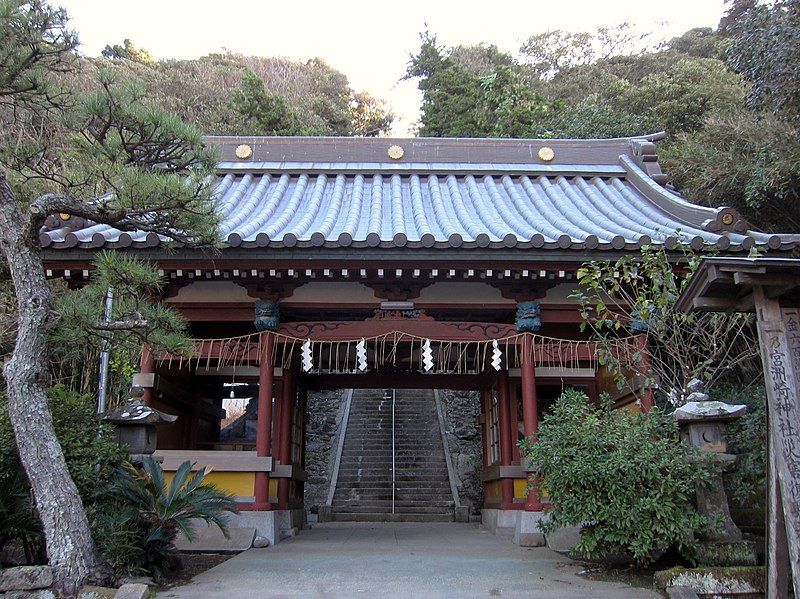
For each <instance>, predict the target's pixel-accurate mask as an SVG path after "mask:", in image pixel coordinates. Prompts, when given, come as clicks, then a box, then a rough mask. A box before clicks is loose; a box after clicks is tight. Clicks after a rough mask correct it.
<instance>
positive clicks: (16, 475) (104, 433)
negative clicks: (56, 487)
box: [0, 385, 127, 561]
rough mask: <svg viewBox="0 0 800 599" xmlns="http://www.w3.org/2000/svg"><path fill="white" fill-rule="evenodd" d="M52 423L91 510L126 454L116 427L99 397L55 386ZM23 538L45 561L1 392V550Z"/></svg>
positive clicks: (35, 557) (30, 552) (34, 557)
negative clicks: (106, 419)
mask: <svg viewBox="0 0 800 599" xmlns="http://www.w3.org/2000/svg"><path fill="white" fill-rule="evenodd" d="M47 396H48V400H49V405H50V411H51V412H52V414H53V426H54V428H55V431H56V436H57V437H58V440H59V442H60V443H61V448H62V450H63V451H64V458H65V459H66V462H67V467H68V468H69V473H70V475H71V476H72V479H73V480H74V481H75V484H76V486H77V487H78V492H79V493H80V495H81V499H82V500H83V504H84V506H85V507H86V508H87V511H89V513H90V514H91V513H92V512H93V511H97V509H100V508H97V507H95V503H96V499H97V491H98V489H101V488H103V487H105V486H106V485H108V484H109V483H110V481H111V478H112V476H113V474H114V471H115V468H116V467H117V465H118V464H120V463H121V462H122V461H123V460H124V459H125V458H126V456H127V454H126V452H125V451H124V450H123V449H122V448H120V446H119V445H118V444H117V443H116V441H114V439H113V436H112V429H111V427H110V426H109V425H108V424H104V423H103V422H102V419H101V417H100V416H98V415H97V414H96V413H95V402H94V398H93V397H92V396H91V395H88V394H80V393H77V392H75V391H69V390H67V389H66V388H65V387H64V386H63V385H56V386H55V387H52V388H51V389H49V390H48V393H47ZM13 541H18V542H20V543H21V544H22V546H23V547H24V549H25V553H26V557H27V558H28V560H29V561H41V559H42V558H43V556H44V555H45V552H44V545H43V543H44V539H43V538H42V535H41V523H40V522H39V517H38V514H37V513H36V508H35V506H34V505H33V502H32V498H31V493H30V486H29V484H28V479H27V476H26V475H25V472H24V470H23V468H22V463H21V462H20V461H19V455H18V453H17V446H16V442H15V440H14V433H13V431H12V429H11V423H10V422H9V419H8V409H7V406H6V399H5V397H4V396H1V395H0V549H2V547H3V545H4V544H5V543H9V542H13Z"/></svg>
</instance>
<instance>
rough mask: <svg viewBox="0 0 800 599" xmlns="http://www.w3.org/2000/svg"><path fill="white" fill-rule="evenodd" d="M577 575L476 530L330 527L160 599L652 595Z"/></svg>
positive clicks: (223, 567)
mask: <svg viewBox="0 0 800 599" xmlns="http://www.w3.org/2000/svg"><path fill="white" fill-rule="evenodd" d="M580 569H581V568H580V565H578V564H576V563H575V562H572V561H570V560H569V559H567V558H564V557H562V556H560V555H558V554H557V553H554V552H552V551H550V550H549V549H546V548H536V549H522V548H520V547H517V546H515V545H513V544H512V543H511V541H510V540H508V539H505V538H500V537H495V536H494V535H492V534H490V533H488V532H486V531H485V530H483V529H482V528H480V527H479V526H478V525H477V524H451V523H447V524H438V523H437V524H422V523H350V522H331V523H326V524H315V525H314V526H313V528H312V529H311V530H304V531H302V532H301V533H300V535H299V536H297V537H295V538H294V539H291V540H288V541H283V542H281V543H279V544H278V545H277V546H275V547H270V548H267V549H251V550H249V551H246V552H244V553H241V554H239V555H238V556H236V557H234V558H233V559H230V560H228V561H226V562H224V563H222V564H220V565H219V566H217V567H215V568H212V569H211V570H208V571H207V572H204V573H202V574H200V575H198V576H196V577H195V578H194V579H193V580H192V582H191V583H189V584H187V585H185V586H182V587H177V588H174V589H171V590H169V591H165V592H163V593H160V594H159V595H158V597H159V598H162V599H241V598H247V597H259V598H279V597H280V598H284V597H285V598H289V597H303V598H307V597H319V598H326V599H327V598H334V597H335V598H340V597H346V598H350V597H364V598H370V599H371V598H373V597H392V598H396V599H399V598H403V599H405V598H407V597H420V598H422V597H424V598H425V599H433V598H440V597H442V598H444V597H527V598H531V597H534V598H542V599H544V598H549V599H566V598H576V599H606V598H607V599H621V598H628V597H630V598H635V599H639V598H655V597H658V595H656V594H655V593H653V592H650V591H647V590H644V589H636V588H632V587H629V586H626V585H623V584H617V583H609V582H598V581H594V580H588V579H586V578H583V577H580V576H576V572H578V571H580Z"/></svg>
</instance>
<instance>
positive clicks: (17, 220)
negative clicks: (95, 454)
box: [0, 171, 99, 595]
mask: <svg viewBox="0 0 800 599" xmlns="http://www.w3.org/2000/svg"><path fill="white" fill-rule="evenodd" d="M26 220H27V219H26V218H25V215H24V213H23V212H22V209H21V207H20V205H19V203H18V202H17V201H16V198H15V197H14V194H13V192H12V190H11V188H10V186H9V185H8V182H7V181H6V178H5V174H4V173H3V172H2V171H0V247H2V250H3V253H4V254H5V256H6V259H7V260H8V266H9V269H10V271H11V280H12V282H13V284H14V289H15V292H16V296H17V307H18V311H19V312H18V318H19V330H18V332H17V340H16V344H15V346H14V352H13V353H12V354H11V358H10V359H9V360H8V361H7V362H6V363H5V365H4V367H3V371H4V374H5V378H6V382H7V384H8V412H9V419H10V420H11V425H12V427H13V429H14V435H15V437H16V442H17V447H18V448H19V455H20V459H21V461H22V465H23V466H24V468H25V472H26V473H27V475H28V479H29V481H30V484H31V489H32V490H33V497H34V500H35V502H36V507H37V509H38V511H39V516H40V518H41V521H42V526H43V529H44V536H45V542H46V544H47V556H48V559H49V561H50V565H51V566H52V568H53V574H54V579H55V583H54V586H55V587H56V589H57V590H58V591H60V592H61V593H64V594H66V595H75V594H76V591H77V590H78V589H80V587H81V585H83V584H84V582H86V581H87V580H89V579H90V578H93V577H94V576H95V575H96V574H97V572H98V570H99V568H98V566H99V560H98V557H97V552H96V550H95V546H94V542H93V540H92V536H91V531H90V528H89V521H88V519H87V517H86V511H85V510H84V508H83V502H82V501H81V498H80V495H79V494H78V489H77V487H76V486H75V483H74V482H73V481H72V478H71V477H70V474H69V471H68V470H67V464H66V461H65V460H64V454H63V452H62V450H61V445H60V444H59V442H58V439H57V438H56V434H55V430H54V429H53V418H52V415H51V413H50V408H49V407H48V405H47V395H46V390H47V385H48V378H49V377H48V362H47V357H48V350H47V337H46V331H47V328H48V327H49V326H51V325H52V323H53V318H54V313H53V307H52V306H53V298H52V296H51V294H50V289H49V287H48V285H47V280H46V279H45V273H44V267H43V266H42V257H41V251H40V248H39V240H38V232H33V233H32V234H30V238H25V237H23V235H24V233H23V232H24V231H26V230H28V231H30V230H31V228H29V227H27V226H26V225H27V222H26Z"/></svg>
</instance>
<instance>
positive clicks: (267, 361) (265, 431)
mask: <svg viewBox="0 0 800 599" xmlns="http://www.w3.org/2000/svg"><path fill="white" fill-rule="evenodd" d="M272 343H273V339H272V335H271V334H270V333H264V335H263V339H262V347H261V356H260V358H261V363H260V365H259V372H258V419H257V421H256V455H257V456H261V457H264V456H268V455H270V450H271V441H272V439H271V437H272V384H273V380H272V379H273V368H274V367H273V365H272ZM255 478H256V481H255V506H254V507H255V509H256V510H262V511H269V510H271V509H272V506H271V505H270V503H269V473H268V472H256V477H255Z"/></svg>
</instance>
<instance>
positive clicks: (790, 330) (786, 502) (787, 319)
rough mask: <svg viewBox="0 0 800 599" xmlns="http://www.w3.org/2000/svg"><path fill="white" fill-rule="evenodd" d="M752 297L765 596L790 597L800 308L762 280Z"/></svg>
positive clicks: (796, 560) (797, 588) (799, 423)
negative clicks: (764, 473)
mask: <svg viewBox="0 0 800 599" xmlns="http://www.w3.org/2000/svg"><path fill="white" fill-rule="evenodd" d="M753 297H754V299H755V305H756V316H757V322H758V339H759V342H760V345H761V360H762V362H763V365H764V379H765V382H766V388H767V408H768V414H769V420H768V423H769V436H770V442H769V448H770V454H769V455H768V456H767V463H768V464H769V465H770V470H769V480H768V494H769V495H768V508H769V512H768V515H767V535H768V542H767V548H768V556H767V597H770V598H772V597H777V598H781V599H782V598H784V597H788V595H789V590H788V568H787V565H791V571H792V572H791V573H792V580H793V586H794V595H795V597H800V398H798V389H800V314H798V310H797V309H796V308H795V309H791V310H789V309H785V310H782V309H781V306H780V302H779V300H777V299H773V298H770V297H769V296H768V295H767V293H765V290H764V288H763V287H761V286H755V287H754V288H753ZM781 519H783V522H781Z"/></svg>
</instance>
